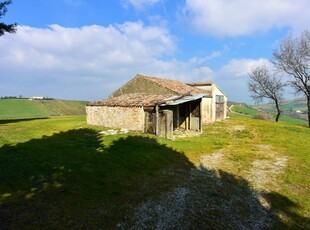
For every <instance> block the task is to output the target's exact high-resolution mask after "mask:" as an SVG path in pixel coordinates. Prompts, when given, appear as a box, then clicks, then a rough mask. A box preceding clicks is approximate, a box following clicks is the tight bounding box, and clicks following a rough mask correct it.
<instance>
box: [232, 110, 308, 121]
mask: <svg viewBox="0 0 310 230" xmlns="http://www.w3.org/2000/svg"><path fill="white" fill-rule="evenodd" d="M255 108H256V107H255ZM255 108H252V107H247V106H244V105H234V106H233V107H232V111H233V112H236V113H239V114H242V115H246V116H250V117H253V118H258V119H265V120H268V119H269V120H274V119H275V117H276V115H275V113H272V112H270V111H269V112H267V111H263V110H262V109H255ZM279 122H283V123H288V124H295V125H307V124H308V122H307V121H306V120H303V119H299V118H295V117H290V116H285V115H281V116H280V119H279Z"/></svg>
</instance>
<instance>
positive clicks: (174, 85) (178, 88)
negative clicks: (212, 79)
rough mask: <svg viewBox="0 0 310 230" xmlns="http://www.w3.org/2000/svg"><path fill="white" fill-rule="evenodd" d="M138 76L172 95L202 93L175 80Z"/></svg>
mask: <svg viewBox="0 0 310 230" xmlns="http://www.w3.org/2000/svg"><path fill="white" fill-rule="evenodd" d="M138 76H141V77H143V78H145V79H148V80H150V81H152V82H154V83H156V84H158V85H160V86H163V87H165V88H167V89H169V90H171V91H173V92H174V93H176V94H178V95H185V94H189V95H197V94H201V93H203V92H202V91H200V90H199V89H196V88H194V87H192V86H190V85H187V84H185V83H182V82H180V81H177V80H172V79H166V78H159V77H154V76H149V75H145V74H138Z"/></svg>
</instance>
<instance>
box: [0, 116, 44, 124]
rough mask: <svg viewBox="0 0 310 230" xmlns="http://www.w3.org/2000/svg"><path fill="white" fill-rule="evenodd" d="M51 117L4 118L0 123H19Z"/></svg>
mask: <svg viewBox="0 0 310 230" xmlns="http://www.w3.org/2000/svg"><path fill="white" fill-rule="evenodd" d="M43 119H49V118H48V117H36V118H21V119H4V120H0V125H3V124H9V123H17V122H21V121H33V120H43Z"/></svg>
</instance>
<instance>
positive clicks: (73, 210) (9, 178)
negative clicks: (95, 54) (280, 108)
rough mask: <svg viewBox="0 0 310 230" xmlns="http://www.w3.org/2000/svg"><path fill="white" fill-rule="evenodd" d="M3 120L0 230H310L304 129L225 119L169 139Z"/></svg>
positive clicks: (78, 123) (80, 125) (69, 120)
mask: <svg viewBox="0 0 310 230" xmlns="http://www.w3.org/2000/svg"><path fill="white" fill-rule="evenodd" d="M101 130H102V128H98V127H93V126H87V125H86V123H85V116H76V117H59V118H49V119H29V120H7V121H0V223H1V228H3V229H21V228H24V229H25V228H26V229H42V228H46V226H48V228H50V229H81V228H82V229H155V228H159V229H206V228H209V229H226V228H227V226H229V228H231V229H309V228H310V225H309V213H310V200H309V188H310V181H309V177H310V152H309V149H310V142H309V139H310V132H309V128H307V127H302V126H296V125H288V124H284V123H275V122H271V121H264V120H255V119H252V118H249V117H245V116H240V115H235V114H230V119H228V120H225V121H223V122H217V123H215V124H213V125H208V126H204V133H203V134H201V135H199V136H196V137H193V138H183V139H181V138H179V139H176V140H175V141H170V140H166V139H164V138H159V137H155V136H154V135H147V134H139V133H133V132H131V133H128V134H118V135H115V136H101V135H100V134H99V131H101Z"/></svg>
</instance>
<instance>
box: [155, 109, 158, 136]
mask: <svg viewBox="0 0 310 230" xmlns="http://www.w3.org/2000/svg"><path fill="white" fill-rule="evenodd" d="M158 110H159V108H158V105H156V107H155V111H156V130H155V134H156V136H158V134H159V130H158V129H159V124H158V123H159V112H158Z"/></svg>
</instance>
